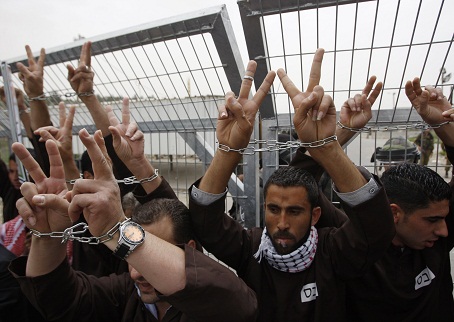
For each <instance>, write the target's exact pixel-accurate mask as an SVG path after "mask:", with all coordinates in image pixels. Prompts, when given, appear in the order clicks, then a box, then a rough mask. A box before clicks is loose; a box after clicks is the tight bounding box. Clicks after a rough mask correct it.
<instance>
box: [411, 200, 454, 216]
mask: <svg viewBox="0 0 454 322" xmlns="http://www.w3.org/2000/svg"><path fill="white" fill-rule="evenodd" d="M448 213H449V200H442V201H435V202H431V203H430V204H429V206H428V207H427V208H422V209H417V210H415V211H413V212H412V213H411V214H409V215H410V216H409V217H414V218H427V217H446V216H447V215H448Z"/></svg>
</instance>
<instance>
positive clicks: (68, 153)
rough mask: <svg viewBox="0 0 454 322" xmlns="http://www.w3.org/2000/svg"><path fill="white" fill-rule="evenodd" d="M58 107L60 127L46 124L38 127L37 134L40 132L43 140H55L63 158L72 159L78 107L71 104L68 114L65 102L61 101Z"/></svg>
mask: <svg viewBox="0 0 454 322" xmlns="http://www.w3.org/2000/svg"><path fill="white" fill-rule="evenodd" d="M58 108H59V118H60V128H56V127H54V126H45V127H41V128H39V129H37V130H36V131H35V134H39V135H40V136H41V138H40V141H41V142H45V141H48V140H52V141H54V142H55V143H56V144H57V147H58V150H59V151H60V155H61V157H62V159H63V160H72V159H73V143H72V130H73V120H74V114H75V111H76V107H75V106H71V107H70V108H69V113H68V115H66V107H65V103H63V102H60V104H59V105H58Z"/></svg>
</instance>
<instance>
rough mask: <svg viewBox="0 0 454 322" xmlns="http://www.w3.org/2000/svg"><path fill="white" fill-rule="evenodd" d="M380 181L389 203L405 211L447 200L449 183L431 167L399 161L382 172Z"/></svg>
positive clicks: (449, 191) (449, 193) (448, 197)
mask: <svg viewBox="0 0 454 322" xmlns="http://www.w3.org/2000/svg"><path fill="white" fill-rule="evenodd" d="M381 181H382V183H383V186H384V187H385V191H386V194H387V195H388V199H389V202H390V203H395V204H397V205H398V206H399V207H401V208H402V210H403V211H405V212H406V213H412V212H413V211H415V210H417V209H424V208H427V207H429V204H430V203H432V202H438V201H442V200H449V199H450V198H451V194H452V192H451V188H450V187H449V184H448V183H447V182H446V181H445V180H444V179H443V178H442V177H441V176H440V175H439V174H438V173H436V172H435V171H433V170H432V169H430V168H428V167H425V166H422V165H420V164H415V163H401V164H398V165H396V166H393V167H390V168H389V169H387V170H386V171H385V172H383V174H382V177H381Z"/></svg>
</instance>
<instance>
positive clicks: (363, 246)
mask: <svg viewBox="0 0 454 322" xmlns="http://www.w3.org/2000/svg"><path fill="white" fill-rule="evenodd" d="M362 173H363V174H364V175H365V177H366V178H370V176H371V175H370V174H369V172H367V171H365V170H362ZM375 180H376V181H377V183H378V185H379V187H380V188H379V191H378V192H377V193H376V194H375V196H374V197H373V198H372V199H370V200H368V201H365V202H363V203H362V204H360V205H358V206H356V207H348V206H347V205H345V204H344V205H343V206H344V209H345V211H346V213H347V214H348V215H349V220H347V221H346V223H345V224H344V225H342V227H340V228H321V229H318V233H319V241H318V246H317V252H316V255H315V259H314V262H313V263H312V264H311V266H310V267H309V268H308V269H306V270H305V271H303V272H299V273H284V272H281V271H278V270H276V269H274V268H272V267H271V266H270V265H269V264H268V263H267V261H266V260H265V259H263V260H262V261H261V262H260V263H258V261H257V260H256V259H255V258H254V256H253V254H254V253H255V252H256V251H257V249H258V246H259V244H260V237H261V234H262V228H253V229H251V230H245V229H244V228H243V227H242V226H241V225H240V224H239V223H237V222H236V221H234V220H233V219H231V218H230V217H229V216H228V215H226V214H224V204H225V200H224V199H225V198H221V199H219V200H217V201H216V202H214V203H212V204H210V205H208V206H201V205H199V204H197V202H195V200H194V199H192V196H191V199H190V204H189V208H190V210H191V217H192V222H193V226H194V229H195V231H196V234H197V237H198V238H199V240H200V242H201V243H202V245H203V246H204V247H205V248H206V250H207V251H209V252H211V253H212V254H213V255H214V256H216V258H218V259H220V260H222V261H223V262H225V263H226V264H227V265H228V266H230V267H232V268H233V269H235V270H236V272H237V274H238V276H239V277H241V278H242V279H243V280H244V281H245V282H246V283H247V284H248V285H249V286H250V287H251V288H252V289H253V290H254V291H255V292H256V293H257V298H258V302H259V319H258V321H270V322H279V321H283V322H284V321H285V322H289V321H346V318H345V313H346V312H345V307H346V304H345V281H347V280H349V279H352V278H355V277H358V276H360V275H362V274H364V273H365V272H367V270H368V269H369V268H370V267H371V266H372V265H373V264H374V262H375V261H376V260H377V259H379V258H380V257H381V256H382V255H383V253H384V252H385V250H386V249H387V247H388V245H389V244H390V242H391V240H392V238H393V236H394V223H393V218H392V213H391V210H390V208H389V203H388V200H387V198H386V195H385V192H384V190H383V188H382V187H381V184H380V182H379V180H378V179H377V178H375ZM195 185H198V182H196V183H195ZM321 201H322V202H324V203H325V206H326V207H331V211H333V212H337V211H339V210H336V209H334V208H335V207H334V206H333V205H332V204H331V203H330V202H329V201H328V200H326V198H324V196H321ZM322 217H323V214H322Z"/></svg>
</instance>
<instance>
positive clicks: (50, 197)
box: [32, 194, 69, 216]
mask: <svg viewBox="0 0 454 322" xmlns="http://www.w3.org/2000/svg"><path fill="white" fill-rule="evenodd" d="M32 201H33V203H34V204H35V205H36V206H38V207H41V208H45V209H52V210H54V211H57V212H59V213H63V214H64V215H65V216H68V207H69V203H68V200H66V199H63V198H62V197H60V196H58V195H55V194H40V195H36V196H33V199H32Z"/></svg>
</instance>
